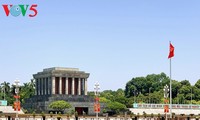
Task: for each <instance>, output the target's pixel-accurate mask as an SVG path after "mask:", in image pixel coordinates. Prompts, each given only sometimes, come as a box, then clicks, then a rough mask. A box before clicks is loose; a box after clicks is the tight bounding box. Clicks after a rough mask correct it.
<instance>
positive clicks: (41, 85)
mask: <svg viewBox="0 0 200 120" xmlns="http://www.w3.org/2000/svg"><path fill="white" fill-rule="evenodd" d="M40 83H41V84H40V88H41V95H43V84H44V83H43V79H42V78H40Z"/></svg>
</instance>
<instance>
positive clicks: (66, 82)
mask: <svg viewBox="0 0 200 120" xmlns="http://www.w3.org/2000/svg"><path fill="white" fill-rule="evenodd" d="M65 94H66V95H68V78H67V77H66V81H65Z"/></svg>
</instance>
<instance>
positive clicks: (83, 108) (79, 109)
mask: <svg viewBox="0 0 200 120" xmlns="http://www.w3.org/2000/svg"><path fill="white" fill-rule="evenodd" d="M75 111H77V112H78V115H83V112H85V114H86V115H87V114H88V107H75Z"/></svg>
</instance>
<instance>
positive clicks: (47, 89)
mask: <svg viewBox="0 0 200 120" xmlns="http://www.w3.org/2000/svg"><path fill="white" fill-rule="evenodd" d="M45 80H46V85H45V86H46V87H45V89H46V95H48V94H49V82H48V81H49V80H48V78H45Z"/></svg>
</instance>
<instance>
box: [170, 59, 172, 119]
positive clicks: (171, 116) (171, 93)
mask: <svg viewBox="0 0 200 120" xmlns="http://www.w3.org/2000/svg"><path fill="white" fill-rule="evenodd" d="M171 72H172V70H171V58H170V118H172V74H171Z"/></svg>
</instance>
